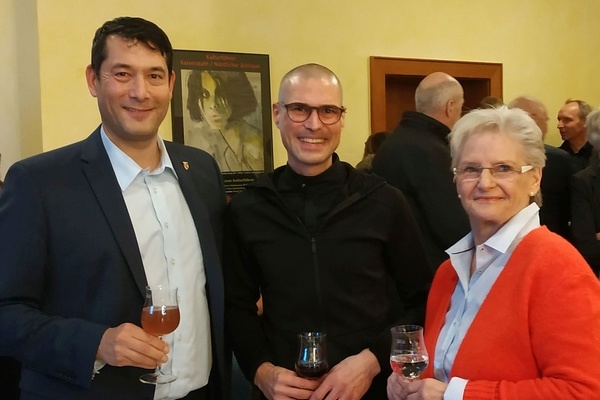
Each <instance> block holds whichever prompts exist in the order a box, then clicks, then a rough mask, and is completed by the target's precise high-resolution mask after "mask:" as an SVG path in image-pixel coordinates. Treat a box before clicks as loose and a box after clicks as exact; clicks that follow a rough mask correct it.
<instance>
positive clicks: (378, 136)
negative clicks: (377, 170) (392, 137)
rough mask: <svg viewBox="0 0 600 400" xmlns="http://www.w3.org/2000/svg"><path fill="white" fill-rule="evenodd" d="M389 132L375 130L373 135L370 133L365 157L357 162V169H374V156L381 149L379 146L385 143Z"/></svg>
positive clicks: (369, 170) (368, 170) (366, 170)
mask: <svg viewBox="0 0 600 400" xmlns="http://www.w3.org/2000/svg"><path fill="white" fill-rule="evenodd" d="M388 135H389V132H385V131H382V132H375V133H373V134H372V135H369V138H368V139H367V141H366V142H365V152H364V154H363V159H362V160H361V161H360V162H359V163H358V164H356V169H361V170H363V171H365V172H371V171H372V170H373V166H372V164H373V158H374V157H375V154H377V151H378V150H379V146H381V144H382V143H383V141H384V140H385V139H386V138H387V137H388Z"/></svg>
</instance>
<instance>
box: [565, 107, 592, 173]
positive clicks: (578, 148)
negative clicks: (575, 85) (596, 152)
mask: <svg viewBox="0 0 600 400" xmlns="http://www.w3.org/2000/svg"><path fill="white" fill-rule="evenodd" d="M590 112H592V107H591V106H590V105H589V104H588V103H586V102H585V101H583V100H574V99H568V100H567V101H566V102H565V105H564V106H562V108H561V109H560V110H559V111H558V117H557V119H558V125H557V126H556V127H557V128H558V131H559V132H560V137H561V138H562V140H564V142H563V144H561V145H560V148H561V149H563V150H564V151H566V152H567V153H569V155H570V156H571V157H572V158H573V161H574V162H575V168H576V169H577V171H580V170H582V169H584V168H585V167H587V166H588V165H589V164H590V158H591V157H592V153H593V147H592V145H591V144H590V143H589V142H588V141H587V137H586V134H585V119H586V118H587V116H588V114H589V113H590Z"/></svg>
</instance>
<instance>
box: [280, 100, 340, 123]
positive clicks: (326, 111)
mask: <svg viewBox="0 0 600 400" xmlns="http://www.w3.org/2000/svg"><path fill="white" fill-rule="evenodd" d="M278 104H279V105H281V106H283V107H285V109H286V112H287V116H288V118H289V119H291V120H292V121H294V122H304V121H306V120H307V119H308V118H309V117H310V115H311V114H312V111H313V110H315V111H317V115H318V116H319V120H320V121H321V122H322V123H324V124H325V125H333V124H335V123H336V122H338V121H339V120H340V118H342V115H343V114H344V113H345V112H346V108H344V107H338V106H334V105H331V104H326V105H323V106H318V107H315V106H309V105H308V104H304V103H288V104H285V103H283V102H279V103H278Z"/></svg>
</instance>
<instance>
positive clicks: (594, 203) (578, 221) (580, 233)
mask: <svg viewBox="0 0 600 400" xmlns="http://www.w3.org/2000/svg"><path fill="white" fill-rule="evenodd" d="M585 127H586V132H587V140H588V142H589V143H590V144H591V145H592V146H593V147H594V149H600V109H596V110H594V111H592V112H591V113H589V114H588V116H587V119H586V124H585ZM595 152H596V153H598V150H595ZM593 159H596V162H595V163H593V164H591V165H590V166H589V167H587V168H585V169H583V170H582V171H579V172H578V173H576V174H575V175H573V177H572V179H571V215H572V219H571V229H572V231H573V242H574V244H575V247H577V249H579V251H580V252H581V254H582V255H583V257H584V258H585V259H586V261H587V262H588V264H589V265H590V267H591V268H592V270H594V273H595V274H596V275H598V274H599V273H600V164H599V163H598V161H597V158H593Z"/></svg>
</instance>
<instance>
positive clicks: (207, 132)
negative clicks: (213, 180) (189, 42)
mask: <svg viewBox="0 0 600 400" xmlns="http://www.w3.org/2000/svg"><path fill="white" fill-rule="evenodd" d="M173 71H174V72H175V75H176V80H175V87H174V89H173V98H172V100H171V120H172V127H173V141H174V142H179V143H184V144H186V145H189V146H193V147H198V148H200V149H202V150H205V151H207V152H208V153H209V154H211V155H212V156H213V157H214V158H215V160H216V161H217V164H218V165H219V168H220V169H221V173H222V175H223V181H224V184H225V191H226V192H227V194H228V195H230V196H231V195H234V194H235V193H237V192H240V191H241V190H243V189H244V187H245V186H246V185H247V184H249V183H251V182H254V181H255V180H256V179H257V178H258V176H260V175H261V174H262V173H264V172H271V171H273V131H272V120H271V88H270V72H269V56H268V55H266V54H248V53H230V52H217V51H197V50H174V51H173Z"/></svg>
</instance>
